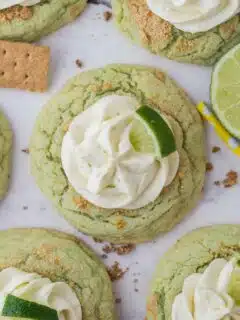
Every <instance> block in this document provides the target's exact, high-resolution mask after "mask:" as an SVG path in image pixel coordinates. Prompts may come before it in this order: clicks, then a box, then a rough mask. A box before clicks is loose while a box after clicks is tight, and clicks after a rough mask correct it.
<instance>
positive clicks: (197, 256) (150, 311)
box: [146, 225, 240, 320]
mask: <svg viewBox="0 0 240 320" xmlns="http://www.w3.org/2000/svg"><path fill="white" fill-rule="evenodd" d="M239 252H240V226H239V225H218V226H212V227H206V228H200V229H197V230H195V231H193V232H191V233H189V234H187V235H186V236H184V237H183V238H182V239H180V240H179V241H178V242H177V243H176V244H175V245H174V246H173V247H172V248H171V249H170V250H169V251H168V252H167V253H166V254H165V255H164V256H163V257H162V258H161V260H160V263H159V264H158V266H157V270H156V274H155V276H154V279H153V282H152V286H151V291H150V295H149V298H148V304H147V317H146V320H153V319H156V320H172V308H173V303H174V301H175V299H176V297H177V296H178V295H179V294H180V293H181V292H182V290H183V284H184V281H185V280H186V279H188V277H189V276H193V275H196V274H199V275H202V274H203V272H204V271H205V270H206V268H208V267H209V266H210V264H211V263H212V262H214V261H215V262H216V259H225V260H226V261H230V260H231V259H232V257H234V256H238V257H239ZM220 263H222V261H220ZM215 275H216V274H215ZM213 278H214V277H213ZM189 295H190V292H189ZM215 301H216V300H215ZM183 302H184V301H183ZM179 319H181V317H179ZM182 319H185V318H184V317H183V318H182ZM200 319H201V318H200ZM209 319H212V318H211V317H210V318H209Z"/></svg>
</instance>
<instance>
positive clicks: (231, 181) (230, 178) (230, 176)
mask: <svg viewBox="0 0 240 320" xmlns="http://www.w3.org/2000/svg"><path fill="white" fill-rule="evenodd" d="M237 183H238V174H237V172H236V171H233V170H231V171H229V172H228V173H227V174H226V179H225V180H223V185H224V188H231V187H233V186H235V185H236V184H237Z"/></svg>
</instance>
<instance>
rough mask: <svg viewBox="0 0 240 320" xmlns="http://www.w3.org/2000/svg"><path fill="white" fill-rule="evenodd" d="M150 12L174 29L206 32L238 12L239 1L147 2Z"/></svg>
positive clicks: (189, 0) (153, 0) (169, 0)
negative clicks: (171, 25)
mask: <svg viewBox="0 0 240 320" xmlns="http://www.w3.org/2000/svg"><path fill="white" fill-rule="evenodd" d="M147 4H148V6H149V8H150V10H151V11H152V12H153V13H155V14H156V15H158V16H160V17H161V18H162V19H164V20H166V21H168V22H170V23H171V24H173V25H174V26H175V27H176V28H178V29H180V30H183V31H186V32H191V33H196V32H205V31H208V30H210V29H212V28H214V27H216V26H218V25H219V24H221V23H223V22H225V21H227V20H229V19H230V18H232V17H233V16H234V15H236V14H238V13H239V11H240V0H147Z"/></svg>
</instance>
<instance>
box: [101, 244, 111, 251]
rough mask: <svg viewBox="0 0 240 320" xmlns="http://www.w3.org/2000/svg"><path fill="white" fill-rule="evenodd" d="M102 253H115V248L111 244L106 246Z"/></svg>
mask: <svg viewBox="0 0 240 320" xmlns="http://www.w3.org/2000/svg"><path fill="white" fill-rule="evenodd" d="M102 251H103V252H105V253H111V252H114V250H113V246H112V245H109V244H106V245H105V246H104V247H103V248H102Z"/></svg>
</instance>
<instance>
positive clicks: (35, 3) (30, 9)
mask: <svg viewBox="0 0 240 320" xmlns="http://www.w3.org/2000/svg"><path fill="white" fill-rule="evenodd" d="M86 3H87V1H86V0H48V1H46V0H3V1H1V2H0V39H1V40H13V41H25V42H32V41H35V40H38V39H40V38H41V37H42V36H45V35H47V34H49V33H52V32H54V31H56V30H58V29H59V28H60V27H62V26H64V25H65V24H67V23H69V22H71V21H73V20H75V19H76V18H77V16H78V15H79V14H80V13H81V12H82V11H83V10H84V8H85V6H86Z"/></svg>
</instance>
